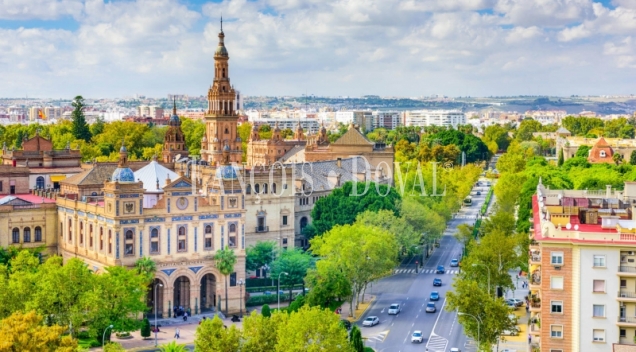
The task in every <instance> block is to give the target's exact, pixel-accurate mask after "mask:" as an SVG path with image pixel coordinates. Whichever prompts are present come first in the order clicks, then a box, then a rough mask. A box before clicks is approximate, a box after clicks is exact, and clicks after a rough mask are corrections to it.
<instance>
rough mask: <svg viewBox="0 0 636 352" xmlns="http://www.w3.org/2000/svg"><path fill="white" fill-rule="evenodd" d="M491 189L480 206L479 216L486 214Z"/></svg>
mask: <svg viewBox="0 0 636 352" xmlns="http://www.w3.org/2000/svg"><path fill="white" fill-rule="evenodd" d="M492 193H493V187H491V188H490V190H489V191H488V194H487V195H486V199H485V200H484V204H483V205H482V206H481V215H486V213H487V212H488V206H489V205H490V199H491V198H492Z"/></svg>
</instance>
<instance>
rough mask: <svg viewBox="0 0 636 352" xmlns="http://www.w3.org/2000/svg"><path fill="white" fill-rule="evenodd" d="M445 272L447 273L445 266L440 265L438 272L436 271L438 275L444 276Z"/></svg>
mask: <svg viewBox="0 0 636 352" xmlns="http://www.w3.org/2000/svg"><path fill="white" fill-rule="evenodd" d="M445 272H446V270H445V269H444V266H443V265H438V266H437V270H435V273H436V274H443V273H445Z"/></svg>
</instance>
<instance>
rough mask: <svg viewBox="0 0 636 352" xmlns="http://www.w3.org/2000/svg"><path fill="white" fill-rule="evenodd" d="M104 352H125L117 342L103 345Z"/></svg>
mask: <svg viewBox="0 0 636 352" xmlns="http://www.w3.org/2000/svg"><path fill="white" fill-rule="evenodd" d="M104 352H126V350H125V349H124V348H123V347H122V346H121V345H120V344H118V343H117V342H109V343H107V344H105V345H104Z"/></svg>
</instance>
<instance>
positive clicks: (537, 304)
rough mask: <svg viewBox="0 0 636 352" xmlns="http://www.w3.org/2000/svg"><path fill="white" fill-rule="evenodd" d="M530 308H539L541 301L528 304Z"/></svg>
mask: <svg viewBox="0 0 636 352" xmlns="http://www.w3.org/2000/svg"><path fill="white" fill-rule="evenodd" d="M530 307H532V308H541V301H534V302H530Z"/></svg>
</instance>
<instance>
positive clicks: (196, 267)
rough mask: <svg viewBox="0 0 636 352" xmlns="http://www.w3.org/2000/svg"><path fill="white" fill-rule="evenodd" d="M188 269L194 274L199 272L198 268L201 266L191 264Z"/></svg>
mask: <svg viewBox="0 0 636 352" xmlns="http://www.w3.org/2000/svg"><path fill="white" fill-rule="evenodd" d="M188 269H190V270H192V272H193V273H195V274H196V273H198V272H199V270H201V269H203V267H202V266H191V267H188Z"/></svg>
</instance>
